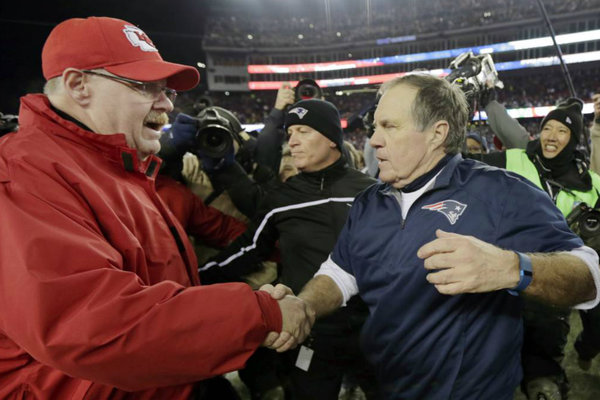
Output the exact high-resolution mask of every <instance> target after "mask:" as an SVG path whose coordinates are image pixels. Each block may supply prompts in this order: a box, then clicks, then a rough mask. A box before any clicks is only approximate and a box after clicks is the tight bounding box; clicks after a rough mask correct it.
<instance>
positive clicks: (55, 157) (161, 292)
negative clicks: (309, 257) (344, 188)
mask: <svg viewBox="0 0 600 400" xmlns="http://www.w3.org/2000/svg"><path fill="white" fill-rule="evenodd" d="M42 67H43V72H44V77H45V78H46V80H47V84H46V86H45V88H44V92H45V95H41V94H37V95H28V96H25V97H23V99H22V104H21V110H20V115H19V119H20V129H19V131H18V132H16V133H11V134H8V135H6V136H4V137H3V138H2V140H0V210H2V223H1V224H0V398H24V397H25V398H30V397H32V398H38V399H63V398H72V399H82V398H93V399H108V398H110V399H122V398H125V397H127V398H136V399H150V398H160V399H186V398H190V397H191V396H196V397H201V391H202V385H201V384H197V383H196V382H198V381H201V380H203V379H205V378H207V377H211V376H214V375H219V374H222V373H224V372H227V371H231V370H235V369H239V368H241V367H242V366H243V365H244V363H245V361H246V359H247V358H248V357H249V356H250V355H251V354H252V353H253V352H254V350H255V349H256V348H257V347H258V346H260V345H261V344H263V345H268V346H274V347H278V346H280V345H281V344H282V343H286V344H285V345H284V347H288V346H293V345H295V344H296V343H297V342H299V341H302V340H303V339H304V337H305V336H306V335H307V333H308V332H309V331H310V326H311V324H312V322H313V320H314V318H313V316H312V315H313V313H312V310H311V309H309V308H307V307H306V306H305V304H304V303H303V302H302V301H301V300H299V299H297V298H295V297H292V296H288V297H286V298H284V299H282V300H279V301H276V300H273V299H272V298H271V296H270V295H269V294H268V293H266V292H253V291H252V290H251V289H250V288H249V286H247V285H245V284H240V283H230V284H223V285H212V286H206V287H202V286H199V283H200V282H199V279H198V275H197V272H196V258H195V256H194V253H193V251H192V248H191V245H190V243H189V241H188V239H187V237H186V235H185V232H184V230H183V228H182V227H181V225H180V224H179V223H178V222H177V220H176V219H175V218H174V216H173V214H172V213H171V212H169V211H168V210H167V208H166V207H165V205H164V203H163V202H162V201H161V199H160V198H159V197H158V195H157V194H156V191H155V187H154V180H155V177H156V173H157V172H158V169H159V166H160V159H158V158H157V157H156V156H155V155H154V154H155V153H156V152H158V150H159V149H160V144H159V140H158V139H159V137H160V133H159V132H160V128H161V126H162V125H163V124H165V123H166V122H167V117H166V114H167V113H168V112H170V111H171V110H172V108H173V104H172V101H173V100H174V97H175V94H176V92H175V90H187V89H191V88H193V87H194V86H195V85H196V84H197V82H198V79H199V76H198V72H197V71H196V70H195V69H194V68H192V67H188V66H184V65H179V64H173V63H168V62H165V61H163V60H162V58H161V57H160V55H159V53H158V51H157V49H156V47H155V46H154V45H153V43H152V42H151V41H150V39H149V38H148V36H147V35H146V34H145V33H144V32H143V31H142V30H141V29H139V28H138V27H136V26H134V25H132V24H130V23H128V22H126V21H122V20H117V19H112V18H104V17H102V18H95V17H91V18H87V19H70V20H67V21H65V22H63V23H61V24H59V25H58V26H57V27H56V28H54V29H53V31H52V32H51V33H50V36H49V37H48V39H47V41H46V43H45V45H44V49H43V51H42ZM278 332H281V333H278Z"/></svg>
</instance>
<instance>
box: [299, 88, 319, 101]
mask: <svg viewBox="0 0 600 400" xmlns="http://www.w3.org/2000/svg"><path fill="white" fill-rule="evenodd" d="M298 93H299V94H300V97H302V98H303V99H313V98H315V97H317V94H318V93H317V90H316V88H315V87H314V86H309V85H302V86H300V88H299V89H298Z"/></svg>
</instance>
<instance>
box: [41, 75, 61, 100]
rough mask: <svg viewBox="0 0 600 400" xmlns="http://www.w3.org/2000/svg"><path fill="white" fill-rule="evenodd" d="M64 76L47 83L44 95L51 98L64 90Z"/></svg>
mask: <svg viewBox="0 0 600 400" xmlns="http://www.w3.org/2000/svg"><path fill="white" fill-rule="evenodd" d="M61 82H62V76H57V77H54V78H51V79H49V80H47V81H46V83H45V84H44V94H45V95H46V96H50V95H53V94H57V93H59V92H60V90H61V89H62V85H61Z"/></svg>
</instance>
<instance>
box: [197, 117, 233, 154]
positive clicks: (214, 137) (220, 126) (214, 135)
mask: <svg viewBox="0 0 600 400" xmlns="http://www.w3.org/2000/svg"><path fill="white" fill-rule="evenodd" d="M197 118H198V129H197V131H196V137H195V138H194V145H195V148H196V150H198V151H201V152H202V153H203V154H205V155H206V156H208V157H211V158H217V159H219V158H223V157H225V156H226V155H227V154H228V153H230V152H231V151H232V148H233V146H234V142H237V143H238V145H242V143H243V140H242V138H241V136H240V132H241V131H242V130H243V128H242V124H241V123H240V121H239V120H238V119H237V118H236V116H235V115H233V114H232V113H231V112H230V111H228V110H226V109H224V108H221V107H217V106H211V107H206V108H205V109H203V110H202V111H200V113H198V115H197Z"/></svg>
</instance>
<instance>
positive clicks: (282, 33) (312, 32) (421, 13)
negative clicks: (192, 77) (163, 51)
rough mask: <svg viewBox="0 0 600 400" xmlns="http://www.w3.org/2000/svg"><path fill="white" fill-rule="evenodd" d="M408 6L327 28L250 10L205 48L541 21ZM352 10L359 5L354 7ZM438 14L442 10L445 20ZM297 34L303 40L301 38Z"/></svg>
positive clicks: (507, 8)
mask: <svg viewBox="0 0 600 400" xmlns="http://www.w3.org/2000/svg"><path fill="white" fill-rule="evenodd" d="M431 3H434V4H431ZM544 4H545V7H546V9H547V12H548V13H549V14H552V15H561V14H565V13H570V12H574V11H577V12H581V11H585V10H597V9H598V3H597V2H596V1H594V0H567V1H564V0H551V1H546V2H545V3H544ZM409 5H410V7H406V8H398V7H394V6H393V1H387V2H376V7H373V9H372V12H371V15H370V22H369V21H368V20H367V18H366V14H365V12H364V10H361V9H360V8H359V9H358V10H356V9H354V8H352V7H345V6H344V7H339V9H335V10H334V11H332V13H335V18H332V19H331V21H330V23H329V24H328V23H327V21H326V19H325V14H324V13H323V12H322V11H323V10H319V12H318V13H316V15H315V13H314V12H315V11H316V10H301V11H300V14H298V13H297V11H296V10H294V11H295V12H294V13H293V14H292V15H289V16H281V15H274V16H273V15H269V14H258V15H254V14H253V13H252V10H248V11H246V12H245V13H240V14H237V15H227V16H214V17H212V18H211V19H210V20H209V21H208V24H207V26H206V34H205V44H206V45H208V46H225V47H243V46H250V47H278V46H287V45H289V44H290V43H291V44H294V45H295V46H311V45H312V46H315V45H323V44H329V43H347V42H352V41H360V40H374V39H383V38H393V37H400V36H406V35H418V34H424V33H430V32H440V31H447V30H455V29H461V28H476V27H486V26H488V25H492V24H496V23H500V22H507V21H510V22H515V21H520V20H527V19H529V18H539V9H538V6H537V4H536V3H535V2H534V1H519V0H508V1H502V2H498V1H493V0H458V1H456V0H435V1H432V2H419V1H414V0H413V1H410V2H409ZM359 6H361V5H359ZM354 7H357V5H356V4H354ZM437 10H444V13H443V15H442V14H440V13H439V12H438V11H437ZM302 13H305V14H302ZM248 15H252V18H247V17H248ZM283 27H285V29H283ZM248 35H251V37H249V36H248ZM298 35H302V38H300V37H299V36H298Z"/></svg>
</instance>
